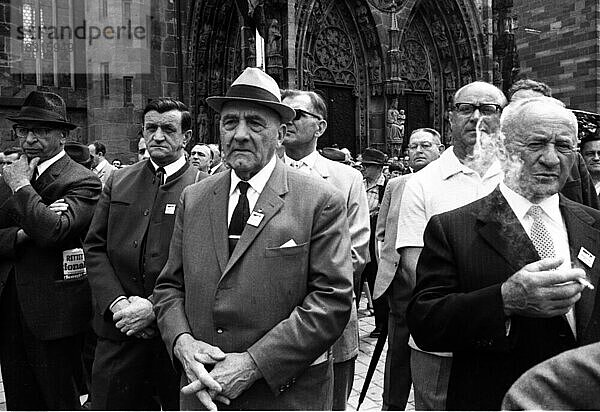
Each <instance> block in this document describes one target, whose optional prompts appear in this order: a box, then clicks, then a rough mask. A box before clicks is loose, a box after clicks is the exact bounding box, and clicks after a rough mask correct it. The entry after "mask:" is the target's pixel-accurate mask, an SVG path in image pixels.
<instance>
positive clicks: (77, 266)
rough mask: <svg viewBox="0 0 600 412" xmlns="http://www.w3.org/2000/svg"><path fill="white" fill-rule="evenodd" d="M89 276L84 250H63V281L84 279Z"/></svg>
mask: <svg viewBox="0 0 600 412" xmlns="http://www.w3.org/2000/svg"><path fill="white" fill-rule="evenodd" d="M86 276H87V270H86V268H85V255H84V254H83V249H82V248H76V249H69V250H63V279H64V280H74V279H82V278H84V277H86Z"/></svg>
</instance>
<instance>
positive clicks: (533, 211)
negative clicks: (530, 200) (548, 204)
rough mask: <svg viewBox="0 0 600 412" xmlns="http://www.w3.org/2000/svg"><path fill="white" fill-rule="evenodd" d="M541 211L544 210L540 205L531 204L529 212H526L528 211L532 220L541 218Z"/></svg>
mask: <svg viewBox="0 0 600 412" xmlns="http://www.w3.org/2000/svg"><path fill="white" fill-rule="evenodd" d="M543 211H544V210H543V209H542V207H541V206H539V205H533V206H531V207H530V208H529V212H527V213H529V215H530V216H531V217H532V218H533V219H534V220H537V219H541V218H542V213H543Z"/></svg>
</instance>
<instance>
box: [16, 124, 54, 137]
mask: <svg viewBox="0 0 600 412" xmlns="http://www.w3.org/2000/svg"><path fill="white" fill-rule="evenodd" d="M13 130H14V131H15V134H16V135H17V137H19V138H21V139H24V138H26V137H27V136H29V132H31V133H33V134H34V136H46V135H47V134H48V133H49V132H50V131H51V130H54V129H52V128H51V127H23V126H13Z"/></svg>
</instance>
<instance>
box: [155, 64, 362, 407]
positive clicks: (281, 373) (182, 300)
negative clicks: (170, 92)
mask: <svg viewBox="0 0 600 412" xmlns="http://www.w3.org/2000/svg"><path fill="white" fill-rule="evenodd" d="M207 103H208V104H209V105H210V106H211V107H212V108H213V109H215V110H216V111H218V112H220V114H221V120H220V129H221V141H222V143H223V151H224V155H225V161H226V162H227V163H228V164H229V165H230V166H231V170H230V171H229V172H224V173H218V174H216V175H214V176H211V177H209V178H207V179H205V180H204V181H203V182H202V184H199V185H194V186H193V187H190V188H188V189H186V190H184V192H183V195H182V202H181V204H180V207H179V210H178V213H177V218H176V224H175V230H174V232H173V239H172V241H171V249H170V254H169V260H168V261H167V264H166V266H165V268H164V270H163V271H162V273H161V275H160V277H159V279H158V282H157V285H156V288H155V290H154V297H155V307H156V312H157V319H158V325H159V328H160V331H161V334H162V336H163V340H164V341H165V344H166V346H167V348H168V350H169V352H170V353H171V354H172V356H173V360H174V361H175V363H176V364H177V365H180V366H181V367H182V369H183V372H184V373H183V376H182V384H183V385H184V387H183V389H182V398H181V408H182V409H192V408H193V409H196V408H199V407H202V406H203V407H208V408H214V407H215V406H219V407H224V405H223V403H229V402H231V404H230V405H229V406H228V407H229V408H232V409H244V410H250V409H262V410H264V409H275V410H290V409H305V410H308V409H331V407H332V385H333V379H332V378H333V375H332V374H333V371H332V359H331V356H330V351H329V348H330V347H331V346H332V345H333V344H334V342H335V341H336V340H337V339H338V338H339V336H340V335H341V333H342V331H343V330H344V327H345V326H346V324H347V323H348V319H349V317H350V312H351V308H352V263H351V262H352V261H351V252H350V236H349V234H348V224H347V219H346V207H345V201H344V199H343V197H342V195H341V194H340V193H339V192H338V191H336V190H331V187H330V186H329V185H328V184H327V183H326V182H323V180H322V179H321V180H319V179H315V178H313V177H310V176H307V175H305V174H304V173H302V172H300V171H296V170H292V169H291V168H289V167H286V166H285V164H284V163H283V162H282V161H281V160H279V159H278V158H277V156H276V155H275V148H276V146H277V142H278V140H281V139H283V137H284V135H285V132H286V126H285V124H286V122H288V121H290V120H291V119H293V118H294V116H295V112H294V110H293V109H292V108H290V107H289V106H287V105H285V104H282V103H281V98H280V92H279V87H278V85H277V83H276V82H275V81H274V80H273V79H272V78H271V77H270V76H268V75H267V74H266V73H264V72H262V71H261V70H260V69H257V68H247V69H246V70H245V71H244V72H243V73H242V74H241V75H240V76H239V77H238V78H237V79H236V80H235V81H234V82H233V84H232V85H231V87H230V88H229V90H228V91H227V94H226V96H225V97H210V98H208V99H207ZM207 314H208V315H207ZM205 365H206V366H205ZM207 369H208V370H210V374H209V373H208V372H207ZM211 398H214V400H215V402H216V405H215V404H214V403H213V400H212V399H211Z"/></svg>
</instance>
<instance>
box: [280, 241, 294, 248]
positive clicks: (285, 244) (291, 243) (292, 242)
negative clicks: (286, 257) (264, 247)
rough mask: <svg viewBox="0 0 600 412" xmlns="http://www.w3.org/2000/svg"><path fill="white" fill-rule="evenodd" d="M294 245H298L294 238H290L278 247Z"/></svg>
mask: <svg viewBox="0 0 600 412" xmlns="http://www.w3.org/2000/svg"><path fill="white" fill-rule="evenodd" d="M294 246H298V245H297V244H296V242H294V239H290V240H288V241H287V242H285V243H284V244H283V245H281V246H279V248H280V249H283V248H286V247H294Z"/></svg>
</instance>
